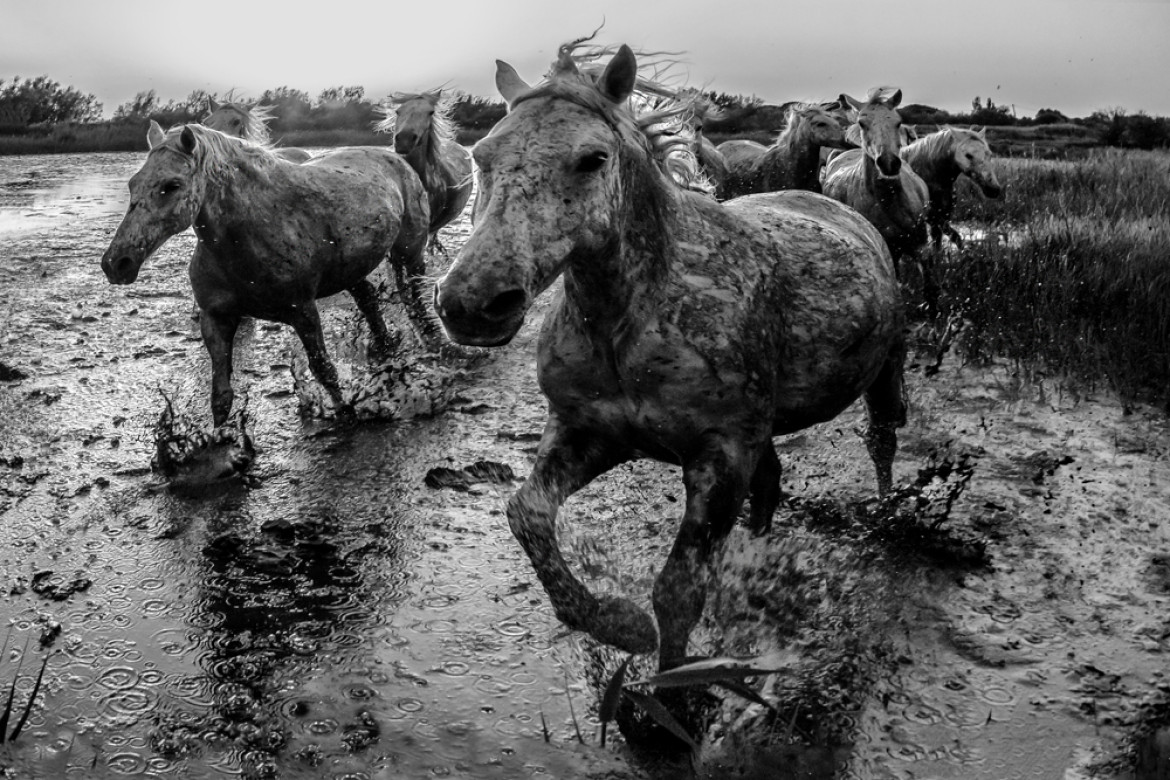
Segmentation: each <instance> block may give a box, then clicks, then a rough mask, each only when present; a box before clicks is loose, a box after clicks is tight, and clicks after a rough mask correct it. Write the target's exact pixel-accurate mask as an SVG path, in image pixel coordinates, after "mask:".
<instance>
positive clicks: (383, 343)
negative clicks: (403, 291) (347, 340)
mask: <svg viewBox="0 0 1170 780" xmlns="http://www.w3.org/2000/svg"><path fill="white" fill-rule="evenodd" d="M349 294H350V295H352V296H353V300H354V303H356V304H357V307H358V311H360V312H361V314H362V317H364V318H365V320H366V323H367V324H368V325H369V326H370V348H369V350H368V352H369V358H370V360H371V361H378V362H382V361H385V360H387V359H389V358H390V356H391V355H393V354H394V353H395V351H396V350H397V349H398V346H399V344H400V343H401V339H400V338H399V337H398V336H397V335H396V334H391V333H390V330H389V329H388V328H387V327H386V320H385V319H384V318H383V317H382V309H381V308H380V307H379V306H378V291H377V290H376V289H375V288H374V285H373V284H371V283H370V281H369V280H368V279H362V280H361V281H360V282H358V283H357V284H355V285H354V286H352V287H350V288H349Z"/></svg>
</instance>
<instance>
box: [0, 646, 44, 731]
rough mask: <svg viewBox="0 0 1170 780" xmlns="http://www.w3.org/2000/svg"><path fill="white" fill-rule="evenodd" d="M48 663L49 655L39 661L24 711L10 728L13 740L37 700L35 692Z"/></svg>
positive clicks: (39, 685)
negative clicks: (35, 677)
mask: <svg viewBox="0 0 1170 780" xmlns="http://www.w3.org/2000/svg"><path fill="white" fill-rule="evenodd" d="M48 665H49V656H48V655H46V656H45V660H44V661H42V662H41V671H40V672H38V673H37V681H36V682H35V683H33V689H32V693H30V694H29V695H28V704H26V705H24V713H23V714H21V716H20V720H18V721H16V725H15V726H13V728H12V736H10V737H9V739H11V740H13V741H15V740H16V738H17V737H18V736H20V730H21V729H23V728H24V724H25V723H27V722H28V716H29V714H30V713H31V712H32V708H33V705H34V704H35V703H36V700H37V693H39V692H40V690H41V680H43V679H45V667H47V666H48ZM14 682H15V680H14ZM5 714H7V713H5ZM0 734H2V731H0Z"/></svg>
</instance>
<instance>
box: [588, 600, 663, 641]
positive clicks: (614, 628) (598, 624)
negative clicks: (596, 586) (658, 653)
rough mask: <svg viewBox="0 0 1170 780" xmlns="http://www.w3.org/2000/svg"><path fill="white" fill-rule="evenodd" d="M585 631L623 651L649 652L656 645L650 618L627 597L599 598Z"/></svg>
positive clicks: (654, 630) (655, 635)
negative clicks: (590, 626)
mask: <svg viewBox="0 0 1170 780" xmlns="http://www.w3.org/2000/svg"><path fill="white" fill-rule="evenodd" d="M589 634H590V635H591V636H592V637H593V638H594V639H596V640H597V641H598V642H604V643H605V644H607V645H612V646H613V647H616V648H618V649H619V650H624V651H625V652H627V653H652V652H654V651H655V650H656V649H658V631H657V629H655V627H654V620H653V619H652V618H651V617H650V615H648V614H647V613H646V611H645V610H644V609H642V608H641V607H639V606H637V605H636V604H634V602H632V601H630V600H629V599H623V598H603V599H601V601H600V604H599V605H598V608H597V615H596V618H595V620H594V623H593V628H592V630H590V632H589Z"/></svg>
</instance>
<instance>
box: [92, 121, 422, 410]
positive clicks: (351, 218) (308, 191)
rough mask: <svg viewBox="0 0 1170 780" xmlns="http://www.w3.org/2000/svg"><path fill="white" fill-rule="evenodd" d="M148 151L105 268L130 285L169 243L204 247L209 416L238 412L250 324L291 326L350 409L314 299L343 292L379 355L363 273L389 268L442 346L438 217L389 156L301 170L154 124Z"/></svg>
mask: <svg viewBox="0 0 1170 780" xmlns="http://www.w3.org/2000/svg"><path fill="white" fill-rule="evenodd" d="M147 141H148V143H149V145H150V153H149V154H148V155H147V156H146V162H145V163H143V165H142V168H141V169H140V170H139V171H138V172H137V173H136V174H134V176H133V177H132V178H131V179H130V185H129V186H130V208H129V209H128V210H127V212H126V216H125V217H123V218H122V223H121V224H120V225H119V226H118V231H117V232H116V233H115V234H114V238H113V240H112V241H111V242H110V246H109V248H107V249H106V252H105V254H104V255H103V256H102V270H103V271H105V273H106V277H107V278H108V279H109V280H110V282H111V283H113V284H131V283H132V282H134V281H135V280H136V279H137V278H138V272H139V269H140V268H141V267H142V264H143V263H144V262H146V260H147V258H149V257H150V256H151V255H152V254H154V252H155V251H156V250H157V249H158V248H159V247H160V246H162V244H163V243H164V242H165V241H166V240H167V239H168V238H170V237H171V236H174V235H177V234H178V233H180V232H182V231H184V230H186V229H187V228H189V227H192V226H194V228H195V235H196V236H197V237H198V239H199V243H198V244H197V245H196V247H195V254H194V256H193V257H192V258H191V265H190V269H189V274H190V278H191V288H192V290H193V292H194V293H195V302H196V303H197V304H198V305H199V309H200V313H201V316H200V318H199V321H200V326H201V328H202V332H203V343H204V345H205V346H206V347H207V351H208V353H210V355H211V367H212V385H211V411H212V418H213V419H214V422H215V425H216V426H219V425H222V424H223V423H224V422H225V421H226V420H227V417H228V414H229V412H230V411H231V406H232V400H233V398H234V393H233V392H232V384H231V375H232V341H233V339H234V337H235V334H236V329H237V328H238V327H239V324H240V319H241V318H242V317H257V318H259V319H264V320H271V321H273V322H281V323H284V324H286V325H291V326H292V328H293V329H294V330H295V331H296V333H297V335H298V336H299V337H300V339H301V343H302V344H303V345H304V347H305V354H306V355H307V356H308V359H309V368H310V369H311V370H312V372H313V375H314V376H315V377H316V378H317V381H318V382H320V383H321V384H322V385H323V386H324V387H325V389H326V390H328V391H329V394H330V396H331V397H332V399H333V402H334V404H335V405H336V406H337V408H338V410H339V411H344V410H345V409H346V407H345V405H344V404H343V402H342V397H341V390H340V387H339V386H338V380H337V371H336V369H335V368H334V366H333V363H332V362H331V361H330V360H329V356H328V355H327V354H326V351H325V340H324V335H323V334H322V331H321V319H320V316H319V315H318V312H317V306H316V303H315V301H316V300H317V299H318V298H323V297H325V296H327V295H334V294H336V293H339V292H341V291H342V290H346V291H348V292H349V293H350V294H351V295H352V296H353V299H354V301H355V302H356V303H357V306H358V309H359V310H360V311H361V313H362V315H363V316H364V317H365V319H366V321H367V322H368V323H369V325H370V330H371V335H372V338H371V352H372V353H373V354H374V356H375V357H382V356H386V355H387V354H388V353H389V352H390V351H391V349H392V348H393V342H394V340H393V339H392V338H391V335H390V333H389V332H388V331H387V328H386V324H385V322H384V321H383V319H382V314H381V311H380V310H379V308H378V299H377V296H376V295H375V291H374V286H373V285H372V284H371V283H370V282H369V281H367V280H366V276H367V275H369V273H370V272H371V271H373V270H374V269H375V268H377V267H378V265H380V264H381V263H382V261H383V260H384V259H386V258H387V257H389V258H390V262H391V264H392V265H393V267H394V271H395V274H396V277H397V280H398V288H399V292H400V293H401V295H402V298H403V300H404V301H405V302H406V307H407V312H408V314H409V315H410V317H411V320H412V322H413V324H414V325H415V327H416V328H417V329H418V331H419V334H420V337H422V338H423V339H424V341H426V342H427V343H428V344H429V345H431V346H433V347H435V348H438V347H439V346H440V341H441V339H442V336H441V334H440V333H439V332H438V326H437V325H436V324H435V323H434V321H433V320H432V319H431V318H430V316H429V312H428V311H427V308H426V304H425V301H424V300H423V298H422V295H421V287H420V285H421V277H422V276H423V274H424V273H425V272H426V265H425V259H424V253H425V249H426V239H427V226H428V224H429V222H430V212H429V210H428V207H427V198H426V192H425V191H424V190H423V187H422V183H421V182H420V181H419V180H418V176H417V175H415V173H414V171H413V170H411V169H410V166H409V165H407V164H406V162H405V161H404V160H403V159H402V158H401V157H399V156H398V155H397V154H395V153H394V152H392V151H391V150H389V149H383V148H380V147H351V148H341V149H335V150H332V151H329V152H326V153H324V154H321V155H318V156H316V157H314V158H313V159H312V160H310V161H308V162H306V163H303V164H297V163H292V162H289V161H288V160H284V159H281V158H279V157H277V156H276V155H274V154H273V153H272V151H271V150H269V149H267V148H265V147H263V146H258V145H256V144H253V143H251V142H248V141H243V140H240V139H236V138H232V137H230V136H227V135H224V134H223V133H220V132H218V131H216V130H211V129H208V128H206V127H203V126H202V125H195V124H191V125H183V126H179V127H174V128H171V130H170V131H168V132H167V133H165V134H164V133H163V130H162V128H161V127H159V126H158V124H157V123H156V122H151V126H150V133H149V135H148V136H147Z"/></svg>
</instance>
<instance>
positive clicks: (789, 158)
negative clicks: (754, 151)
mask: <svg viewBox="0 0 1170 780" xmlns="http://www.w3.org/2000/svg"><path fill="white" fill-rule="evenodd" d="M820 157H821V148H820V146H819V145H818V144H814V143H813V142H812V138H811V133H810V132H809V129H808V125H807V124H806V123H805V122H802V121H797V120H795V119H794V120H793V123H792V124H791V125H790V126H789V127H788V128H785V130H784V132H782V133H781V134H780V137H779V138H777V139H776V143H774V144H773V145H772V146H771V147H769V148H768V151H766V152H764V154H763V156H762V157H761V158H760V162H759V170H760V172H761V173H762V174H764V176H765V177H766V178H767V179H768V181H769V182H770V183H771V184H772V185H773V186H777V185H779V186H782V187H784V188H788V189H791V188H800V189H813V186H815V185H816V184H817V168H818V167H819V166H820V162H821V159H820ZM810 185H812V186H810Z"/></svg>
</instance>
